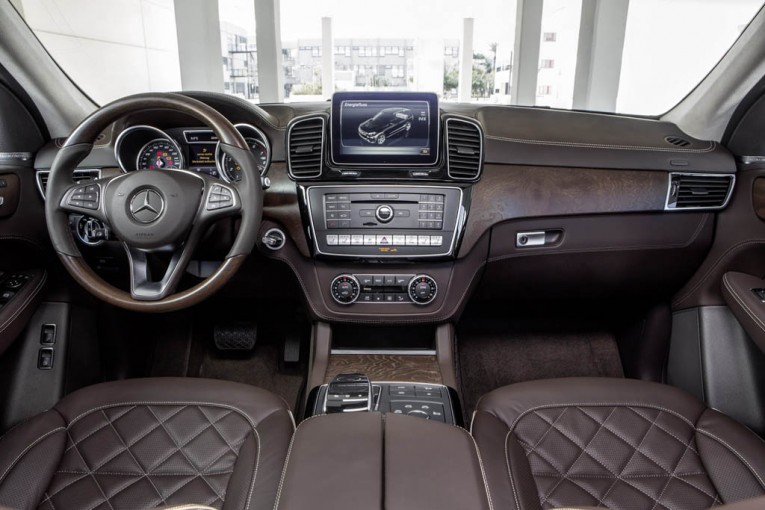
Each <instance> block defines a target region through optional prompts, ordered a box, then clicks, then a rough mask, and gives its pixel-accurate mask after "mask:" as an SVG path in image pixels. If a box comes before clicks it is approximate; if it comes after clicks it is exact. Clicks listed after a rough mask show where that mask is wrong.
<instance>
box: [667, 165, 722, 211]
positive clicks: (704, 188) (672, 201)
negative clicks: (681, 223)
mask: <svg viewBox="0 0 765 510" xmlns="http://www.w3.org/2000/svg"><path fill="white" fill-rule="evenodd" d="M734 181H735V176H733V175H719V174H717V175H715V174H706V175H705V174H681V173H672V174H670V177H669V190H668V192H667V205H666V209H673V210H679V209H721V208H723V207H725V206H726V205H727V204H728V200H729V199H730V195H731V193H732V192H733V183H734Z"/></svg>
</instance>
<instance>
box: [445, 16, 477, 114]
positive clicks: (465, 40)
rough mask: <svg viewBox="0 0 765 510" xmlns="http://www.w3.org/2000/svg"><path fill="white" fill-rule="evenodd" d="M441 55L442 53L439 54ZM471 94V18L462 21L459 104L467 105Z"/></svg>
mask: <svg viewBox="0 0 765 510" xmlns="http://www.w3.org/2000/svg"><path fill="white" fill-rule="evenodd" d="M441 53H442V54H443V52H441ZM472 92H473V18H465V19H464V20H462V43H461V45H460V73H459V85H458V87H457V97H458V98H459V101H460V102H461V103H469V102H470V96H471V95H472Z"/></svg>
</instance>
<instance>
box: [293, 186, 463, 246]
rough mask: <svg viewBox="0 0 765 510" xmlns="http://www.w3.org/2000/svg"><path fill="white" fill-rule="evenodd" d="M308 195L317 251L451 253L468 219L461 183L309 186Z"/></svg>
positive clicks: (306, 192)
mask: <svg viewBox="0 0 765 510" xmlns="http://www.w3.org/2000/svg"><path fill="white" fill-rule="evenodd" d="M305 196H306V202H307V208H308V213H309V216H310V222H311V225H310V228H311V233H312V237H313V240H314V247H315V251H316V253H317V254H318V255H328V256H338V257H374V258H387V257H401V258H412V257H443V256H450V255H451V254H452V253H453V250H454V247H455V245H456V243H457V240H458V236H459V234H460V233H461V231H462V227H463V223H464V220H465V214H464V206H463V203H462V200H463V192H462V189H460V188H458V187H447V186H311V187H308V188H306V190H305Z"/></svg>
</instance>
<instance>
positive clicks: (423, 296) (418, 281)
mask: <svg viewBox="0 0 765 510" xmlns="http://www.w3.org/2000/svg"><path fill="white" fill-rule="evenodd" d="M407 288H408V291H409V297H410V298H411V299H412V301H413V302H414V303H416V304H418V305H427V304H429V303H432V302H433V300H434V299H436V293H437V292H438V285H436V281H435V280H434V279H433V277H432V276H428V275H426V274H418V275H417V276H415V277H414V278H412V279H411V280H409V285H408V287H407Z"/></svg>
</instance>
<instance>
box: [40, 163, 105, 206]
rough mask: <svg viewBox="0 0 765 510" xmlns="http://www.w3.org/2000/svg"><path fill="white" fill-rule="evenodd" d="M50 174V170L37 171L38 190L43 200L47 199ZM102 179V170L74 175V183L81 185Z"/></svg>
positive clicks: (79, 171)
mask: <svg viewBox="0 0 765 510" xmlns="http://www.w3.org/2000/svg"><path fill="white" fill-rule="evenodd" d="M49 174H50V170H38V171H37V189H38V190H39V191H40V195H42V197H43V199H44V198H45V191H46V190H47V189H48V177H49ZM100 177H101V170H98V169H96V168H93V169H82V170H75V171H74V174H73V175H72V181H74V182H75V183H80V182H84V181H90V180H93V179H98V178H100Z"/></svg>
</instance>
